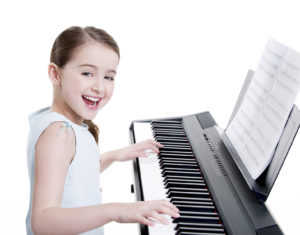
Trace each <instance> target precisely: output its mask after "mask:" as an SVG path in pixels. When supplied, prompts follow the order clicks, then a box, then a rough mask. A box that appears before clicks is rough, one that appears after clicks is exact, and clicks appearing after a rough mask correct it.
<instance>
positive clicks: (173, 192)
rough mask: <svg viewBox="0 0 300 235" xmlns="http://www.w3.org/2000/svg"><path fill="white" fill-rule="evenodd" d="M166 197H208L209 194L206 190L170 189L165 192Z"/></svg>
mask: <svg viewBox="0 0 300 235" xmlns="http://www.w3.org/2000/svg"><path fill="white" fill-rule="evenodd" d="M167 197H168V198H176V197H185V198H188V197H191V198H195V197H198V198H209V197H210V195H209V193H208V192H197V191H186V192H183V191H178V190H170V191H169V192H168V194H167Z"/></svg>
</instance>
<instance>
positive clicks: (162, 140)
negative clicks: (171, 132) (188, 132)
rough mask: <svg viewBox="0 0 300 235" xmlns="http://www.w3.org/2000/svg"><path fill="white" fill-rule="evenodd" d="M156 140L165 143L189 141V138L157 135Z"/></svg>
mask: <svg viewBox="0 0 300 235" xmlns="http://www.w3.org/2000/svg"><path fill="white" fill-rule="evenodd" d="M155 139H156V141H158V142H162V143H165V142H169V143H188V140H187V139H182V138H176V137H163V136H161V137H156V138H155Z"/></svg>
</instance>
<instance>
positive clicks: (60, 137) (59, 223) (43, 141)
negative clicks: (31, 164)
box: [31, 122, 112, 234]
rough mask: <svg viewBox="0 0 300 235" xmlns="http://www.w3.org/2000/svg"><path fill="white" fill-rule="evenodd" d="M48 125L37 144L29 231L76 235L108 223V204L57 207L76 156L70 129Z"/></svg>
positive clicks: (58, 125) (109, 218)
mask: <svg viewBox="0 0 300 235" xmlns="http://www.w3.org/2000/svg"><path fill="white" fill-rule="evenodd" d="M61 126H62V123H61V122H57V123H54V124H52V125H50V126H49V127H48V128H47V129H46V130H45V132H44V133H43V134H42V135H41V136H40V138H39V140H38V142H37V144H36V154H35V184H34V192H33V206H32V219H31V223H32V229H33V231H34V232H35V233H36V234H48V233H49V234H50V233H51V234H78V233H80V232H84V231H88V230H90V229H92V228H96V227H99V226H101V225H103V224H105V223H108V222H109V221H111V219H112V218H111V217H110V215H109V213H103V212H106V211H107V206H108V205H99V206H91V207H81V208H68V209H66V208H60V205H61V200H62V195H63V190H64V182H65V178H66V174H67V170H68V167H69V165H70V162H71V160H72V158H73V156H74V154H75V135H74V132H73V130H67V129H66V128H63V129H62V130H61Z"/></svg>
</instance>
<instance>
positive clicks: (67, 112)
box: [50, 99, 84, 125]
mask: <svg viewBox="0 0 300 235" xmlns="http://www.w3.org/2000/svg"><path fill="white" fill-rule="evenodd" d="M50 112H56V113H59V114H61V115H63V116H65V117H66V118H67V119H69V120H70V121H72V122H74V123H76V124H78V125H81V124H82V123H83V121H84V119H83V118H82V117H79V116H78V115H77V114H76V113H75V112H74V111H73V110H72V109H71V108H70V107H69V106H68V105H67V104H61V103H59V102H57V101H56V100H55V99H53V101H52V105H51V108H50Z"/></svg>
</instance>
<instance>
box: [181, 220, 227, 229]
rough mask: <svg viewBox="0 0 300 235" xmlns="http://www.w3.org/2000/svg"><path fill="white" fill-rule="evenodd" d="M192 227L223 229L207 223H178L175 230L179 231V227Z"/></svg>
mask: <svg viewBox="0 0 300 235" xmlns="http://www.w3.org/2000/svg"><path fill="white" fill-rule="evenodd" d="M184 226H187V227H192V228H199V227H200V228H221V229H224V227H223V225H222V224H219V223H215V224H207V223H189V222H178V223H177V224H176V226H175V230H177V229H179V227H184Z"/></svg>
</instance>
